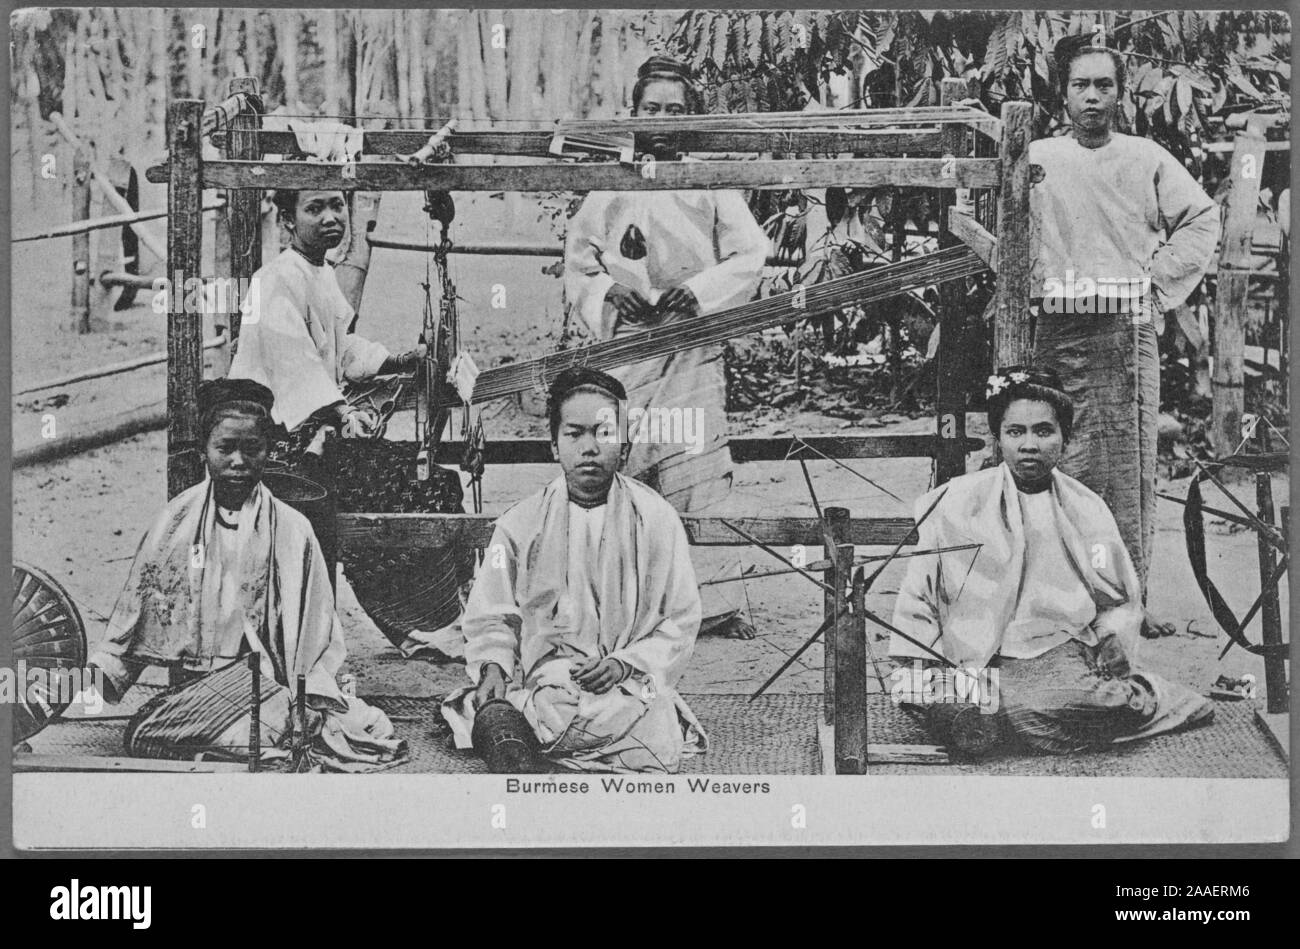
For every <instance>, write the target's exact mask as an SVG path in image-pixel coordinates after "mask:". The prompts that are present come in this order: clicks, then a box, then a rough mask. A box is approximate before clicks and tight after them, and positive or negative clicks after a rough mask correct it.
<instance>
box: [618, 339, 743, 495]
mask: <svg viewBox="0 0 1300 949" xmlns="http://www.w3.org/2000/svg"><path fill="white" fill-rule="evenodd" d="M620 329H621V328H620ZM638 332H641V331H640V330H638ZM622 335H623V333H622V332H616V334H615V336H616V338H618V337H620V336H622ZM612 374H613V375H614V376H616V377H617V378H618V380H619V381H620V382H622V383H623V385H624V386H625V387H626V388H627V398H628V415H629V420H630V421H629V424H628V437H629V438H631V439H632V451H631V454H630V455H629V457H628V462H627V466H626V468H625V473H626V474H627V475H628V476H629V477H632V478H636V479H637V480H638V481H641V482H643V483H644V484H647V485H649V486H650V487H652V488H654V489H655V490H656V491H658V492H659V493H660V494H661V495H663V496H664V498H665V499H666V500H667V501H668V503H669V504H671V505H672V506H673V507H674V508H676V509H677V510H678V511H679V512H683V513H685V512H688V511H699V510H701V509H702V508H705V507H708V506H709V505H711V504H714V503H716V502H718V501H721V500H723V499H724V498H726V496H727V494H728V492H729V491H730V490H731V481H732V476H733V468H732V461H731V449H730V447H729V446H728V444H727V411H726V409H727V380H726V372H725V370H724V368H723V361H722V347H721V346H719V345H713V346H706V347H702V348H700V349H688V350H685V351H683V352H678V353H672V354H670V355H668V356H660V357H657V358H655V359H648V360H646V361H644V362H638V363H633V364H632V365H630V366H624V367H622V368H620V369H616V370H614V371H613V373H612ZM638 423H639V424H638Z"/></svg>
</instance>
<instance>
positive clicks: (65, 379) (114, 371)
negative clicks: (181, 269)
mask: <svg viewBox="0 0 1300 949" xmlns="http://www.w3.org/2000/svg"><path fill="white" fill-rule="evenodd" d="M141 279H148V278H147V277H146V278H141ZM225 342H226V340H225V338H224V337H222V336H216V337H213V338H212V339H209V340H205V341H204V343H203V348H204V349H205V350H208V349H215V348H217V347H218V346H221V345H224V344H225ZM166 361H167V354H166V353H165V352H162V353H150V354H149V355H147V356H137V357H136V358H135V359H128V360H126V361H125V362H119V363H113V364H112V365H110V366H101V367H100V368H98V369H88V370H86V371H85V372H75V373H73V374H72V375H70V376H61V377H59V378H58V379H50V380H48V381H46V382H40V383H37V384H36V385H34V386H28V387H27V388H25V389H18V390H17V391H15V392H14V395H15V396H19V395H28V394H29V393H32V392H41V391H43V390H45V389H61V388H63V387H64V386H69V385H74V384H75V383H78V382H88V381H89V380H91V379H102V378H104V377H105V376H116V375H120V374H122V373H124V372H132V371H134V370H136V369H143V368H145V367H146V366H157V365H160V364H161V363H165V362H166Z"/></svg>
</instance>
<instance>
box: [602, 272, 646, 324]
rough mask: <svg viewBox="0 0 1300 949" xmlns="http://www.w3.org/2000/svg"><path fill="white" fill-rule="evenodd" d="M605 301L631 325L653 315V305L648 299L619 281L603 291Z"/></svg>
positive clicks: (642, 321)
mask: <svg viewBox="0 0 1300 949" xmlns="http://www.w3.org/2000/svg"><path fill="white" fill-rule="evenodd" d="M605 302H606V303H608V304H609V305H610V306H612V307H613V308H614V312H615V313H617V314H618V318H619V319H620V320H622V321H623V322H624V323H630V324H632V325H633V326H636V325H637V324H639V323H644V322H646V321H647V320H650V319H652V318H653V316H654V307H652V306H651V305H650V301H648V300H647V299H646V298H645V297H643V296H641V294H639V293H637V292H636V291H635V290H633V289H632V288H631V287H626V286H624V285H623V284H621V283H616V284H614V285H613V286H611V287H610V288H609V289H608V290H606V291H605Z"/></svg>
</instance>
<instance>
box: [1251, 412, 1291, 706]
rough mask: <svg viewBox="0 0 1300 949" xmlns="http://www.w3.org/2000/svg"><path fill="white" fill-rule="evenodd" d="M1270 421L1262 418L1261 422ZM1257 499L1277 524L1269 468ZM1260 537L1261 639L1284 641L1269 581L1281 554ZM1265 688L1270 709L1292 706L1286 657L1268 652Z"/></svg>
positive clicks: (1263, 514)
mask: <svg viewBox="0 0 1300 949" xmlns="http://www.w3.org/2000/svg"><path fill="white" fill-rule="evenodd" d="M1264 424H1266V423H1265V422H1263V421H1261V422H1260V425H1264ZM1255 500H1256V502H1257V503H1258V504H1259V519H1260V520H1261V521H1263V522H1264V523H1265V524H1268V525H1270V526H1271V525H1272V524H1273V482H1272V480H1271V479H1270V477H1269V473H1268V472H1267V471H1257V472H1255ZM1258 540H1259V582H1260V587H1261V588H1260V596H1262V597H1263V600H1264V604H1263V610H1262V612H1261V619H1262V624H1263V633H1262V634H1261V637H1260V638H1261V641H1262V642H1263V644H1264V645H1265V646H1272V647H1280V646H1281V645H1282V609H1281V606H1280V604H1279V603H1278V593H1277V585H1276V584H1274V583H1270V582H1269V578H1270V577H1272V576H1273V571H1274V570H1276V569H1277V558H1276V557H1275V556H1274V555H1273V546H1272V545H1271V544H1270V543H1269V542H1268V540H1267V539H1266V538H1265V537H1264V535H1263V534H1259V535H1258ZM1264 689H1265V691H1266V692H1267V693H1268V699H1267V701H1268V710H1269V712H1270V713H1274V714H1276V713H1280V712H1288V711H1290V710H1291V701H1290V695H1289V692H1288V688H1287V681H1286V659H1285V657H1283V656H1280V655H1277V654H1276V653H1266V654H1265V655H1264Z"/></svg>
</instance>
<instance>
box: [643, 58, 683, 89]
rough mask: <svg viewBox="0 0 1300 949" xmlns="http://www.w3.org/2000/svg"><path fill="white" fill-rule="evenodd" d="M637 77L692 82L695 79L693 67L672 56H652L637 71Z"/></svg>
mask: <svg viewBox="0 0 1300 949" xmlns="http://www.w3.org/2000/svg"><path fill="white" fill-rule="evenodd" d="M636 77H637V79H652V78H653V79H680V80H682V81H683V82H686V83H690V82H693V81H694V78H695V77H693V76H692V75H691V69H690V67H689V66H687V65H686V64H685V63H684V62H682V61H681V60H680V59H674V58H673V57H672V56H651V57H650V58H649V59H647V60H646V61H645V62H644V63H642V64H641V65H640V66H639V67H638V68H637V71H636Z"/></svg>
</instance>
